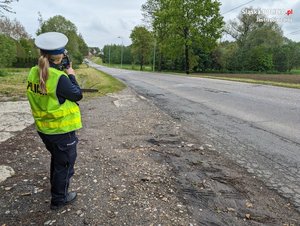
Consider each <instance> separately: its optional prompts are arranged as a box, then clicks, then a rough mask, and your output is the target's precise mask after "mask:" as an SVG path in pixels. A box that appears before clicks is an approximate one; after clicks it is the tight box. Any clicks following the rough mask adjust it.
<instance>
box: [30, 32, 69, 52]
mask: <svg viewBox="0 0 300 226" xmlns="http://www.w3.org/2000/svg"><path fill="white" fill-rule="evenodd" d="M34 43H35V45H36V46H37V47H38V48H39V49H41V50H42V51H43V52H45V53H49V54H53V55H54V54H60V53H63V52H64V50H65V49H64V47H65V46H66V45H67V43H68V38H67V36H65V35H64V34H63V33H60V32H46V33H43V34H40V35H39V36H37V37H36V39H35V41H34Z"/></svg>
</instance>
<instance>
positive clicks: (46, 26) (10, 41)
mask: <svg viewBox="0 0 300 226" xmlns="http://www.w3.org/2000/svg"><path fill="white" fill-rule="evenodd" d="M38 21H39V25H40V26H39V28H38V30H37V32H36V34H37V35H39V34H41V33H44V32H50V31H56V32H61V33H64V34H65V35H66V36H67V37H68V39H69V42H68V44H67V46H66V49H67V50H68V54H70V56H71V59H72V62H73V64H74V65H75V66H76V65H78V64H80V63H81V62H82V60H83V57H84V56H87V55H88V52H89V48H88V46H87V44H86V43H85V41H84V39H83V37H82V35H81V34H80V33H78V30H77V27H76V26H75V24H73V23H72V22H71V21H69V20H67V19H66V18H64V17H63V16H60V15H58V16H54V17H51V18H49V19H48V20H46V21H44V20H43V19H42V17H41V15H40V16H39V18H38ZM0 52H1V53H2V54H1V55H0V68H4V67H31V66H33V65H35V64H36V63H37V58H38V56H39V50H38V49H37V48H36V47H35V45H34V39H33V38H32V37H31V36H30V35H29V34H28V33H27V32H26V30H25V28H24V27H23V25H22V24H21V23H20V22H18V21H17V20H16V19H15V20H10V19H8V18H7V17H5V16H2V17H0Z"/></svg>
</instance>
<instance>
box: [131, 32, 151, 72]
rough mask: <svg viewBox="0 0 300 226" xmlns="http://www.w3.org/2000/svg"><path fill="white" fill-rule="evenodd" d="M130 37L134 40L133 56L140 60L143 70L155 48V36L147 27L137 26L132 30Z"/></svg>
mask: <svg viewBox="0 0 300 226" xmlns="http://www.w3.org/2000/svg"><path fill="white" fill-rule="evenodd" d="M130 38H131V40H132V48H131V52H132V56H133V58H134V59H135V60H136V61H138V62H139V64H140V70H143V66H144V65H145V63H147V62H149V60H150V54H151V53H152V50H153V36H152V34H151V32H150V31H148V30H147V29H146V28H145V27H143V26H136V27H135V28H134V29H133V30H132V32H131V34H130Z"/></svg>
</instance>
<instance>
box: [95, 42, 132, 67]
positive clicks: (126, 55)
mask: <svg viewBox="0 0 300 226" xmlns="http://www.w3.org/2000/svg"><path fill="white" fill-rule="evenodd" d="M102 52H103V56H101V57H102V59H103V63H105V64H121V54H122V52H123V61H122V63H123V64H131V60H132V55H131V46H122V45H105V46H104V47H103V49H102Z"/></svg>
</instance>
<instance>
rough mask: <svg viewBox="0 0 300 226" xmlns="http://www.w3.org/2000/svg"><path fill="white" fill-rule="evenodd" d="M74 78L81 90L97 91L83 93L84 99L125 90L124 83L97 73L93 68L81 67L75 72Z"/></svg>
mask: <svg viewBox="0 0 300 226" xmlns="http://www.w3.org/2000/svg"><path fill="white" fill-rule="evenodd" d="M76 74H77V75H76V78H77V81H78V83H79V85H80V87H81V88H83V89H98V92H97V93H85V94H84V96H85V97H93V96H99V95H100V96H103V95H106V94H108V93H114V92H118V91H121V90H122V89H124V88H125V85H124V83H122V82H120V81H119V80H117V79H115V78H114V77H112V76H110V75H108V74H105V73H103V72H101V71H98V70H96V69H94V68H90V67H87V66H86V65H81V66H80V68H79V69H77V70H76Z"/></svg>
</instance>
